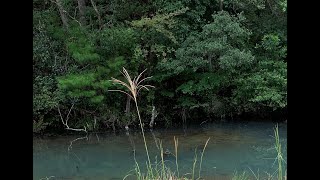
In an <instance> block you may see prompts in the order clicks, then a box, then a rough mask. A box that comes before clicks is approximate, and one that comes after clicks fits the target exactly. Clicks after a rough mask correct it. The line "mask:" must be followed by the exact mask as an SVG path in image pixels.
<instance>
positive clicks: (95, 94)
mask: <svg viewBox="0 0 320 180" xmlns="http://www.w3.org/2000/svg"><path fill="white" fill-rule="evenodd" d="M286 3H287V2H286V1H284V0H274V1H269V0H256V1H251V0H241V1H240V0H224V1H222V0H220V1H218V0H217V1H209V0H203V1H198V0H182V1H172V0H148V1H144V0H138V1H130V0H111V1H102V0H77V1H71V0H54V1H49V0H33V41H34V42H33V70H34V73H33V94H34V95H33V114H34V119H33V122H34V132H38V131H41V130H43V129H45V128H64V127H63V124H62V123H61V120H60V119H61V118H62V119H65V118H68V119H69V122H68V123H69V126H71V127H74V128H79V127H83V126H86V127H87V129H89V130H93V129H94V128H96V129H102V128H109V127H112V128H116V127H124V126H125V125H131V126H138V119H137V117H136V115H135V111H134V108H132V106H133V105H134V104H133V102H132V101H130V99H129V98H128V97H126V96H125V95H123V94H121V93H114V92H110V91H108V90H111V89H118V88H119V87H117V86H115V85H113V84H112V82H111V81H109V80H110V79H111V77H115V78H119V79H121V78H122V77H121V73H120V70H121V69H122V67H126V69H127V70H128V71H129V73H130V74H132V75H138V74H139V73H140V72H141V71H143V70H144V69H146V68H147V69H148V70H147V71H146V75H145V76H153V78H152V79H150V80H149V82H148V84H152V85H154V86H155V87H156V88H155V89H154V90H153V91H149V92H142V93H143V96H140V97H142V98H140V99H139V102H140V107H141V115H142V118H143V121H145V123H146V124H147V123H149V121H150V119H151V113H152V108H153V106H154V107H155V109H156V112H157V114H158V116H157V119H156V122H158V124H161V123H162V124H164V125H170V124H172V123H174V124H179V123H182V122H183V121H185V120H187V121H194V122H196V121H200V122H201V121H203V120H204V119H208V118H209V119H213V120H214V119H221V118H228V117H235V116H241V115H248V114H249V115H263V116H272V115H275V114H276V113H279V112H285V111H286V107H287V59H286V56H287V55H286V46H287V45H286V44H287V12H286V11H287V5H286ZM79 4H84V6H80V5H79ZM130 107H131V108H130ZM59 111H60V113H61V114H60V113H59Z"/></svg>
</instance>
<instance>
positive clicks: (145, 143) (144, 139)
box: [134, 98, 151, 167]
mask: <svg viewBox="0 0 320 180" xmlns="http://www.w3.org/2000/svg"><path fill="white" fill-rule="evenodd" d="M134 102H135V104H136V108H137V113H138V117H139V121H140V128H141V132H142V136H143V141H144V147H145V149H146V152H147V157H148V162H149V166H150V167H151V161H150V157H149V151H148V146H147V141H146V138H145V136H144V130H143V125H142V121H141V117H140V112H139V107H138V103H137V99H136V98H135V99H134Z"/></svg>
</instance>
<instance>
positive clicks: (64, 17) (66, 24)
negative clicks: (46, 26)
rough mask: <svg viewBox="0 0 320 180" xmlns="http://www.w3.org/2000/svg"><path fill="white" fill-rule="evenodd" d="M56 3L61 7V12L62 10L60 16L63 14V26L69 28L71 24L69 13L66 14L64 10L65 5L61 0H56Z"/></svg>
mask: <svg viewBox="0 0 320 180" xmlns="http://www.w3.org/2000/svg"><path fill="white" fill-rule="evenodd" d="M56 3H57V6H58V9H59V12H60V16H61V20H62V24H63V27H64V28H65V29H67V30H68V28H69V24H68V18H67V15H66V11H65V10H64V8H63V6H62V4H61V0H56Z"/></svg>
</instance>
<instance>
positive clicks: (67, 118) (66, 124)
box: [58, 103, 88, 133]
mask: <svg viewBox="0 0 320 180" xmlns="http://www.w3.org/2000/svg"><path fill="white" fill-rule="evenodd" d="M73 106H74V103H73V104H72V106H71V108H70V109H69V112H68V114H67V117H66V120H64V119H63V117H62V114H61V111H60V108H59V106H58V112H59V115H60V119H61V121H62V124H63V125H65V126H66V127H67V128H66V129H67V130H72V131H83V132H86V133H88V132H87V128H86V126H84V129H75V128H70V127H69V125H68V120H69V115H70V113H71V110H72V108H73Z"/></svg>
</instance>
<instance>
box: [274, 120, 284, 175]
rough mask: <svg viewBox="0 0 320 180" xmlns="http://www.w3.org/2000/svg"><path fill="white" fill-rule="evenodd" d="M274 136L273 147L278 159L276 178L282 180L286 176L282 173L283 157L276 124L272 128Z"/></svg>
mask: <svg viewBox="0 0 320 180" xmlns="http://www.w3.org/2000/svg"><path fill="white" fill-rule="evenodd" d="M274 137H275V141H276V142H275V149H276V151H277V157H276V159H277V161H278V170H277V171H278V180H282V179H283V178H286V176H284V175H283V167H282V166H283V163H284V159H283V156H282V151H281V142H280V137H279V128H278V125H276V127H275V128H274Z"/></svg>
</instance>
